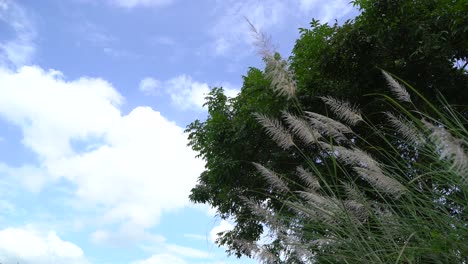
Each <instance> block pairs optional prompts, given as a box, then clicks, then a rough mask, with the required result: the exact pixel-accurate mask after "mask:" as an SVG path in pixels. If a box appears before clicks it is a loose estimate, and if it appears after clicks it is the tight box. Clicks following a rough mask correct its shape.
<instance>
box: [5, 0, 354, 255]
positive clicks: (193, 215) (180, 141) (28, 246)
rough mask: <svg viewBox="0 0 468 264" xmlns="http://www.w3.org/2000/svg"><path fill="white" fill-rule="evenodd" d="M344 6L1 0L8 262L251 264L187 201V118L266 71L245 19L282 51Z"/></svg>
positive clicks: (291, 1)
mask: <svg viewBox="0 0 468 264" xmlns="http://www.w3.org/2000/svg"><path fill="white" fill-rule="evenodd" d="M348 2H349V1H348V0H264V1H260V0H243V1H241V0H239V1H234V0H197V1H195V0H41V1H37V0H18V1H13V0H0V262H1V263H4V264H9V263H17V262H19V263H22V264H27V263H34V264H43V263H44V264H45V263H70V264H83V263H94V264H101V263H102V264H104V263H130V264H161V263H174V264H186V263H203V264H221V263H225V264H228V263H255V262H254V261H252V260H247V259H241V260H238V259H235V258H233V257H227V256H226V255H225V253H224V248H218V247H217V246H216V245H215V244H214V243H213V241H214V239H215V237H216V236H215V234H216V233H217V232H219V231H223V230H226V229H229V227H230V226H231V223H229V222H227V221H221V220H220V219H219V218H217V217H216V212H215V211H213V210H212V209H211V208H209V207H208V206H204V205H194V204H191V203H190V202H189V201H188V198H187V196H188V194H189V192H190V189H191V188H192V187H193V186H194V185H195V183H196V179H197V177H198V175H199V174H200V172H202V171H203V166H204V162H203V161H202V160H198V159H195V155H196V153H194V152H193V151H192V150H191V149H190V148H188V147H187V146H186V144H187V137H186V135H185V134H184V133H183V130H184V128H185V126H186V125H187V124H188V123H190V122H191V121H193V120H195V119H196V118H200V119H203V118H205V116H206V110H205V109H204V108H203V107H202V104H203V97H204V95H205V94H206V93H207V92H208V91H209V89H210V87H214V86H223V87H224V88H225V90H226V92H227V94H228V95H230V96H235V95H236V93H237V92H238V91H239V89H240V86H241V85H242V78H241V76H242V75H243V74H245V73H246V72H247V70H248V67H250V66H256V67H262V62H261V58H259V57H258V56H257V54H256V52H255V48H254V46H253V45H252V42H253V38H252V36H251V34H250V31H249V29H248V25H247V23H245V21H244V18H243V17H244V16H246V17H248V18H249V19H250V20H251V21H252V23H253V24H254V25H256V27H258V28H259V29H260V30H262V31H264V32H266V33H267V34H269V35H271V36H272V39H273V43H274V44H275V46H276V47H277V49H278V50H279V51H280V52H281V53H282V54H283V55H285V56H288V55H289V54H290V51H291V49H292V46H293V44H294V41H295V39H297V37H298V30H297V29H298V28H299V27H308V25H309V22H310V21H311V19H312V18H313V17H314V18H317V19H320V20H321V21H333V20H334V19H335V18H336V19H338V20H339V21H341V22H342V21H344V20H345V19H346V18H350V17H353V16H354V15H356V12H357V11H356V10H354V9H353V7H352V6H351V5H350V4H349V3H348Z"/></svg>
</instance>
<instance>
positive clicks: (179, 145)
mask: <svg viewBox="0 0 468 264" xmlns="http://www.w3.org/2000/svg"><path fill="white" fill-rule="evenodd" d="M123 101H124V100H123V98H122V96H121V95H120V94H119V93H118V92H117V91H116V90H115V88H114V87H112V86H111V85H110V84H109V83H108V82H106V81H104V80H102V79H98V78H80V79H77V80H72V81H67V80H65V77H64V76H63V75H62V74H61V73H60V72H57V71H53V70H50V71H44V70H43V69H41V68H39V67H22V68H21V69H19V70H18V71H11V70H7V69H4V68H0V118H2V119H4V120H7V121H8V122H10V123H12V124H15V125H16V126H18V127H19V128H20V129H21V131H22V133H23V139H22V143H23V145H24V146H25V147H26V148H28V149H30V150H32V151H33V152H34V153H35V154H36V155H37V161H38V165H37V166H36V165H34V164H25V165H24V166H22V167H11V166H8V165H7V164H0V171H2V172H9V173H7V175H10V178H14V179H19V180H20V182H22V183H24V184H25V186H27V187H29V188H30V189H32V190H35V191H40V190H41V187H42V186H43V185H44V183H47V184H53V183H54V182H55V181H57V180H58V179H65V180H67V181H69V182H70V183H72V184H73V185H74V186H75V187H76V189H75V191H74V193H75V194H74V195H75V199H76V200H77V203H79V204H81V205H82V206H89V208H95V207H96V206H98V207H99V210H98V211H96V223H95V225H97V226H103V228H104V230H106V231H107V232H112V230H110V231H109V230H107V229H106V227H108V226H117V227H118V230H117V231H118V232H121V234H122V235H125V234H127V235H129V236H135V234H145V232H144V230H145V229H146V228H150V227H152V226H154V225H155V224H157V223H158V221H159V218H160V215H161V213H163V212H164V211H170V210H175V209H178V208H183V207H185V206H187V205H189V201H188V198H187V197H188V194H189V191H190V189H191V188H192V187H193V186H194V185H195V183H196V179H197V177H198V176H199V174H200V173H201V171H202V170H203V162H202V161H201V160H198V159H195V158H194V157H195V153H194V152H193V151H192V150H191V149H190V148H189V147H187V138H186V135H185V134H184V133H183V128H181V127H179V126H177V125H176V124H175V123H174V122H171V121H169V120H167V119H166V118H165V117H163V116H162V115H161V114H160V113H159V112H157V111H154V110H153V109H151V108H149V107H137V108H135V109H133V110H132V111H131V112H130V113H128V114H126V115H123V114H122V113H121V112H120V109H119V106H120V105H121V104H122V103H123ZM20 172H21V173H20ZM127 229H131V230H133V231H134V232H127V233H125V232H124V231H125V230H127ZM122 230H123V231H122ZM117 231H116V232H117ZM130 233H131V234H130ZM101 234H102V233H101ZM123 239H124V238H123ZM131 239H133V241H137V240H138V239H140V238H139V237H138V236H137V237H132V238H131Z"/></svg>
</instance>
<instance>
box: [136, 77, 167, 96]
mask: <svg viewBox="0 0 468 264" xmlns="http://www.w3.org/2000/svg"><path fill="white" fill-rule="evenodd" d="M160 87H161V82H160V81H158V80H156V79H154V78H151V77H147V78H144V79H143V80H141V81H140V85H139V87H138V88H139V89H140V91H141V92H143V93H144V94H145V95H156V94H157V93H158V89H159V88H160Z"/></svg>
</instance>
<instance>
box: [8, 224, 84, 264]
mask: <svg viewBox="0 0 468 264" xmlns="http://www.w3.org/2000/svg"><path fill="white" fill-rule="evenodd" d="M0 262H1V263H22V264H23V263H24V264H28V263H31V264H32V263H34V264H47V263H70V264H85V263H88V261H87V260H86V259H85V257H84V254H83V251H82V250H81V248H79V247H78V246H77V245H75V244H73V243H70V242H67V241H63V240H62V239H60V237H58V236H57V234H56V233H55V232H54V231H50V232H48V233H41V232H38V231H37V230H32V229H28V228H26V229H22V228H6V229H3V230H0Z"/></svg>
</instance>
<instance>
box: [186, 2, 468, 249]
mask: <svg viewBox="0 0 468 264" xmlns="http://www.w3.org/2000/svg"><path fill="white" fill-rule="evenodd" d="M353 4H354V5H356V6H357V7H358V8H359V9H360V11H361V14H360V15H359V16H357V17H356V18H355V19H353V20H349V21H346V22H345V23H344V24H342V25H339V24H337V23H335V24H332V25H329V24H322V23H320V22H319V21H317V20H312V22H311V24H310V26H311V27H310V28H309V29H300V33H301V36H300V38H299V39H298V40H297V41H296V45H295V46H294V49H293V51H292V54H291V56H290V58H289V65H290V69H291V71H292V72H294V79H295V82H296V86H297V97H295V98H294V99H291V100H285V99H284V98H281V97H279V96H277V95H276V94H275V92H274V91H273V90H272V89H270V86H271V78H270V76H269V75H268V74H267V73H268V67H267V68H266V70H265V71H262V70H260V69H256V68H250V69H249V71H248V73H247V74H246V76H244V77H243V86H242V89H241V92H240V94H239V95H238V96H237V97H235V98H232V99H229V98H227V97H226V96H225V95H224V93H223V90H222V88H215V89H213V90H212V91H211V92H210V94H209V95H208V96H207V98H206V106H207V107H208V113H209V115H208V118H207V119H206V120H204V121H200V120H196V121H194V122H192V123H191V124H190V125H189V126H188V127H187V130H186V131H187V132H188V133H189V140H190V145H191V146H192V148H193V149H194V150H196V151H198V153H199V156H200V157H202V158H203V159H204V160H205V161H206V168H205V171H204V172H203V173H202V174H201V175H200V177H199V180H198V184H197V186H195V187H194V188H193V189H192V193H191V195H190V199H191V200H192V201H194V202H197V203H208V204H210V205H211V206H213V207H214V208H216V209H217V212H218V214H219V215H220V216H221V217H222V218H230V219H232V220H234V222H235V227H234V229H233V230H232V231H229V232H226V233H224V234H223V235H222V236H221V237H220V239H219V240H218V242H219V243H220V244H224V245H226V246H228V249H229V252H230V253H234V254H237V255H238V256H240V255H242V254H245V255H249V250H247V249H246V248H244V247H243V246H242V243H239V241H257V240H258V239H259V238H260V236H261V234H262V232H263V231H264V220H263V219H262V218H260V217H258V216H256V215H254V214H253V213H252V211H251V210H250V209H249V208H248V206H246V203H245V200H243V198H242V197H247V198H249V199H253V200H255V201H257V202H261V203H262V204H264V205H265V206H266V207H267V208H268V209H269V210H270V211H271V212H280V211H281V212H282V213H284V214H286V215H288V211H287V210H284V207H283V206H284V204H283V203H282V202H281V201H284V200H287V199H288V195H287V194H285V193H278V192H275V190H274V189H272V187H271V185H269V184H268V183H267V182H266V181H265V180H264V178H263V177H262V176H261V174H259V173H258V172H257V170H256V168H255V166H254V165H252V162H257V163H259V164H262V165H263V166H265V167H267V168H270V169H272V170H274V171H275V172H277V173H279V174H282V173H288V172H291V171H292V170H294V169H295V168H296V167H297V166H299V165H301V164H304V160H303V158H302V157H301V155H300V153H299V152H297V151H286V150H284V149H282V148H281V147H278V146H277V145H276V144H275V142H274V141H272V140H271V139H270V138H269V137H267V136H265V134H264V133H263V130H262V127H261V125H260V124H259V123H258V122H257V120H256V118H255V115H254V113H262V114H264V115H266V116H272V117H280V116H281V115H282V111H283V110H286V111H289V112H290V113H292V114H294V115H299V116H302V114H303V113H302V111H314V112H317V113H321V114H324V115H325V116H328V115H329V113H328V112H327V110H326V108H325V107H324V105H323V104H322V103H319V101H320V100H319V99H318V97H319V96H330V95H331V96H335V97H337V98H348V99H349V100H350V101H352V102H355V103H357V104H359V105H361V109H362V111H363V112H365V113H377V112H378V111H380V110H384V109H385V108H386V107H388V105H386V104H385V103H384V102H383V100H381V99H373V98H376V97H369V96H364V95H366V94H371V93H383V94H388V91H386V90H385V87H386V85H385V78H383V76H382V74H381V72H380V68H382V69H386V70H387V71H389V72H391V73H394V74H395V75H396V76H399V77H401V78H402V79H404V80H405V81H407V82H408V83H410V84H412V85H413V86H414V87H418V88H420V89H422V90H421V93H422V94H423V95H424V96H425V97H427V98H429V99H434V98H435V97H436V96H437V94H438V92H437V91H440V92H441V93H443V94H444V96H445V98H446V99H447V100H448V101H449V102H450V103H453V104H464V103H466V102H467V101H468V75H467V74H466V70H465V69H463V65H465V62H466V61H468V26H467V25H468V16H466V14H465V13H466V10H468V2H466V1H463V0H458V1H453V0H356V1H354V2H353ZM275 59H276V60H278V61H281V60H282V59H281V58H279V57H278V56H276V57H275ZM457 62H459V65H462V66H461V67H456V63H457ZM465 66H466V65H465ZM413 103H414V104H415V105H416V106H418V107H421V108H425V107H427V106H426V104H424V103H423V102H422V99H419V97H417V98H415V100H414V101H413ZM297 106H300V107H297ZM462 110H463V109H462ZM429 111H430V109H429ZM369 118H370V119H371V120H373V121H376V124H377V125H378V123H379V121H381V120H383V119H382V116H381V115H376V114H373V115H369ZM355 132H356V133H357V134H359V135H361V136H362V137H365V138H366V139H367V140H368V141H369V142H372V140H379V139H378V137H375V136H374V135H372V134H369V130H368V129H366V128H359V127H357V128H356V130H355ZM357 143H358V144H359V142H357ZM301 147H302V146H301ZM307 151H308V154H309V155H310V159H311V160H316V159H319V158H320V150H319V148H318V147H316V146H309V147H308V148H307ZM404 152H405V153H406V154H405V155H406V157H407V158H409V159H411V157H412V155H414V152H412V151H411V150H409V149H407V150H404ZM319 169H323V170H326V169H327V168H325V167H320V166H319ZM341 173H342V172H341ZM342 176H343V175H341V176H340V175H337V179H339V177H342ZM291 177H292V178H290V180H291V181H294V182H296V181H297V182H301V179H300V177H299V176H297V175H295V176H294V175H292V176H291ZM337 179H330V180H331V183H333V181H336V180H337ZM297 188H298V189H299V188H300V186H298V187H297ZM272 197H273V198H274V199H272ZM289 213H290V214H291V215H294V213H293V212H289ZM270 246H271V247H272V250H271V252H279V251H280V250H281V247H282V245H281V244H280V243H279V242H278V243H275V242H273V243H271V245H270Z"/></svg>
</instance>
